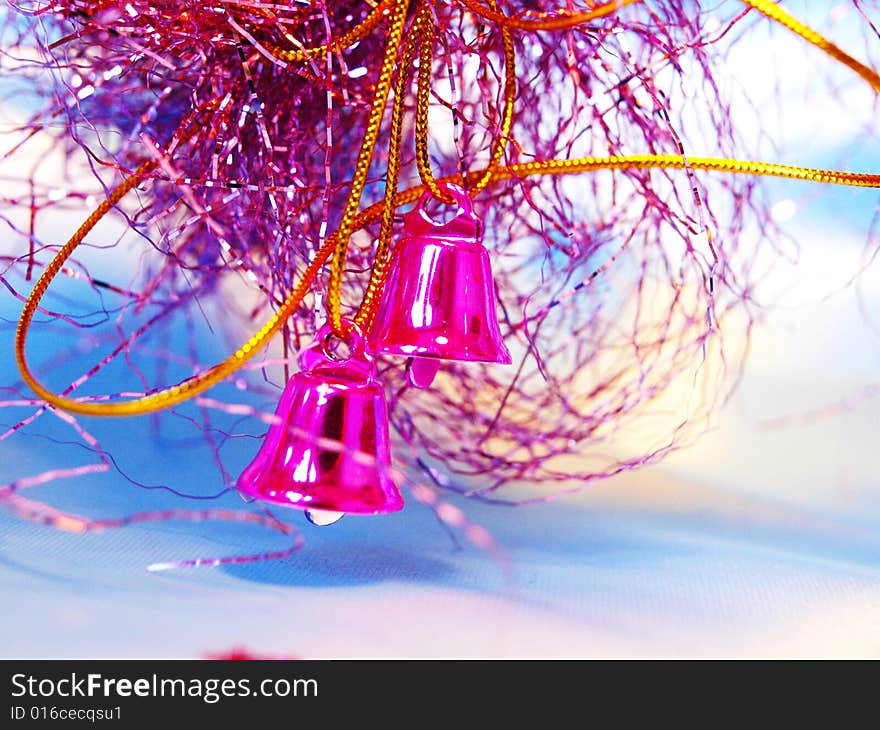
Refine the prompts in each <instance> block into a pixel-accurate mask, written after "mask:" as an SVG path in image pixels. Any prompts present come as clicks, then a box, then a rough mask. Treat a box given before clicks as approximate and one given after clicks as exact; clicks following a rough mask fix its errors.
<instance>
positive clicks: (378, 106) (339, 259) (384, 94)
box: [327, 0, 410, 334]
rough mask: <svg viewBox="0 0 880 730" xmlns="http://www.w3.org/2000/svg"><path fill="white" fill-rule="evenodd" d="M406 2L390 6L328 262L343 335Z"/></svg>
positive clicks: (333, 309)
mask: <svg viewBox="0 0 880 730" xmlns="http://www.w3.org/2000/svg"><path fill="white" fill-rule="evenodd" d="M409 2H410V0H396V1H395V2H394V4H393V5H392V9H391V15H390V16H389V23H388V33H387V37H386V42H385V55H384V57H383V58H382V66H381V68H380V70H379V77H378V79H377V80H376V86H375V91H374V95H373V103H372V106H371V107H370V114H369V116H368V118H367V123H366V127H365V129H364V138H363V141H362V142H361V149H360V152H359V153H358V158H357V161H356V162H355V167H354V174H353V175H352V181H351V191H350V192H349V195H348V201H347V202H346V204H345V209H344V210H343V212H342V218H341V220H340V222H339V228H338V229H337V233H338V236H337V238H336V251H335V253H334V255H333V261H332V262H331V264H330V278H329V281H328V284H327V288H328V297H327V314H328V315H329V320H330V326H331V327H332V328H333V331H334V332H336V333H337V334H345V326H344V325H343V322H342V305H341V292H342V279H343V274H344V272H345V261H346V258H347V254H348V244H349V238H350V237H351V234H352V233H353V228H352V225H353V222H354V219H355V217H356V216H357V211H358V208H359V207H360V202H361V195H362V194H363V191H364V186H365V185H366V182H367V174H368V173H369V171H370V163H371V161H372V159H373V153H374V151H375V148H376V142H377V140H378V139H379V132H380V129H381V126H382V118H383V117H384V116H385V107H386V105H387V103H388V94H389V92H390V91H391V81H392V77H393V75H394V68H395V66H396V65H397V56H398V51H399V48H400V41H401V39H402V38H403V28H404V24H405V21H406V11H407V9H408V8H409Z"/></svg>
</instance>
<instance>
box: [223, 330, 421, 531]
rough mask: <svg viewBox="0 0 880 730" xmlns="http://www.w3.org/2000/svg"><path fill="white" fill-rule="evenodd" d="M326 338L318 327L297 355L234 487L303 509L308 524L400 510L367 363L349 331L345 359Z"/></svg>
mask: <svg viewBox="0 0 880 730" xmlns="http://www.w3.org/2000/svg"><path fill="white" fill-rule="evenodd" d="M331 336H332V334H331V330H330V329H329V327H324V328H323V329H322V330H321V331H320V332H318V334H317V336H316V339H315V342H314V343H313V344H312V345H310V346H309V347H307V348H306V349H305V350H303V351H302V353H301V354H300V357H299V364H300V372H298V373H296V374H294V376H293V377H292V378H291V379H290V381H289V382H288V383H287V386H286V387H285V389H284V393H283V395H282V396H281V401H280V403H279V404H278V409H277V410H276V411H275V416H276V422H275V423H273V424H272V425H271V426H270V427H269V431H268V433H267V434H266V437H265V440H264V441H263V445H262V447H261V448H260V451H259V453H258V454H257V456H256V458H255V459H254V460H253V461H252V462H251V464H250V465H249V466H248V467H247V468H245V470H244V471H243V472H242V473H241V476H240V477H239V478H238V485H237V486H238V489H239V491H241V492H242V493H244V494H246V495H248V496H250V497H256V498H257V499H263V500H266V501H267V502H273V503H275V504H280V505H284V506H287V507H296V508H298V509H304V510H307V514H309V515H310V517H309V519H310V520H311V521H312V522H314V523H315V524H329V523H330V522H332V521H334V519H333V518H336V519H338V517H336V515H331V514H327V513H350V514H359V515H368V514H369V515H375V514H383V513H386V512H396V511H397V510H399V509H401V508H402V507H403V497H402V496H401V494H400V490H399V489H398V488H397V485H396V484H395V483H394V481H393V479H392V478H391V452H390V447H389V436H388V406H387V404H386V402H385V393H384V391H383V390H382V386H381V385H380V384H379V383H377V382H376V381H375V380H374V379H373V368H374V363H373V361H372V358H371V357H370V356H369V355H368V354H367V353H366V352H365V349H364V341H363V337H362V336H361V334H360V332H359V330H357V329H356V328H352V330H351V332H350V335H349V339H348V344H349V346H350V348H351V351H352V352H351V355H350V356H349V357H348V358H347V359H336V358H335V357H334V356H333V355H331V354H330V353H329V351H328V349H327V345H328V342H329V339H330V337H331ZM340 516H341V515H340Z"/></svg>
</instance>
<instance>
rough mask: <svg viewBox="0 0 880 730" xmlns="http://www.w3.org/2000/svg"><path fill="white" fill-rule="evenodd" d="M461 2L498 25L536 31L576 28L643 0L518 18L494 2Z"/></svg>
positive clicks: (621, 1) (463, 0)
mask: <svg viewBox="0 0 880 730" xmlns="http://www.w3.org/2000/svg"><path fill="white" fill-rule="evenodd" d="M461 2H462V3H463V4H464V5H465V6H466V7H467V8H468V10H470V11H471V12H472V13H474V15H478V16H480V17H481V18H485V19H486V20H490V21H492V22H493V23H495V24H496V25H500V26H502V27H504V28H516V29H517V30H529V31H536V30H566V29H568V28H574V27H575V26H578V25H581V24H583V23H588V22H589V21H591V20H597V19H599V18H604V17H605V16H606V15H611V14H612V13H613V12H614V11H615V10H620V8H623V7H626V6H627V5H634V4H635V3H640V2H642V0H611V2H607V3H603V4H602V5H599V6H598V7H595V8H593V9H592V10H582V11H580V12H570V11H560V13H559V14H558V15H556V14H554V15H550V14H549V13H544V15H546V16H547V17H544V18H517V17H515V16H510V15H505V14H504V13H500V12H498V10H497V9H496V7H495V3H494V2H493V3H492V6H493V7H487V6H486V5H484V4H483V3H481V2H479V0H461Z"/></svg>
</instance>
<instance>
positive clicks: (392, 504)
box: [236, 484, 406, 517]
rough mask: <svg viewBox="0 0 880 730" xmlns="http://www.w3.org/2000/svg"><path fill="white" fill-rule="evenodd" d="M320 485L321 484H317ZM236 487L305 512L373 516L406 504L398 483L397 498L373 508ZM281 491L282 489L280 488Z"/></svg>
mask: <svg viewBox="0 0 880 730" xmlns="http://www.w3.org/2000/svg"><path fill="white" fill-rule="evenodd" d="M309 486H310V488H314V487H315V486H316V485H309ZM317 486H320V485H317ZM236 489H237V490H238V491H239V492H240V493H241V494H243V495H245V496H247V497H250V498H252V499H259V500H260V501H262V502H269V503H270V504H275V505H278V506H279V507H290V508H291V509H298V510H301V511H303V512H305V511H306V510H326V511H328V512H343V513H345V514H346V515H356V516H364V517H371V516H376V515H388V514H394V513H395V512H400V510H402V509H403V508H404V507H405V506H406V503H405V502H404V499H403V495H401V494H400V490H398V489H397V485H396V484H395V485H394V489H395V490H397V492H398V494H397V499H395V500H392V501H389V502H388V503H386V504H385V505H384V506H382V507H379V508H376V509H371V510H364V509H340V506H339V505H338V504H330V503H329V502H325V501H323V500H320V499H318V500H313V501H310V502H302V501H300V502H292V501H290V500H286V499H278V498H275V497H271V496H269V495H268V494H265V493H262V492H258V491H252V490H249V489H247V488H246V487H240V486H236ZM279 491H281V490H279Z"/></svg>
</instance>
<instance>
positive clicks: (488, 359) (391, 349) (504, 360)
mask: <svg viewBox="0 0 880 730" xmlns="http://www.w3.org/2000/svg"><path fill="white" fill-rule="evenodd" d="M403 347H406V348H407V350H406V351H405V352H404V350H403ZM413 348H418V346H417V345H402V346H394V345H381V346H371V348H370V349H371V350H372V352H373V353H374V354H376V355H397V356H398V357H422V358H425V359H426V360H444V361H446V362H485V363H489V364H493V365H511V364H513V358H512V357H511V356H510V352H509V351H508V350H507V348H506V347H505V348H504V351H503V352H502V353H500V354H499V355H497V356H495V357H492V356H489V355H485V356H483V355H477V356H476V357H458V356H457V357H447V356H445V355H443V354H442V353H439V352H437V351H435V350H421V349H413Z"/></svg>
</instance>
